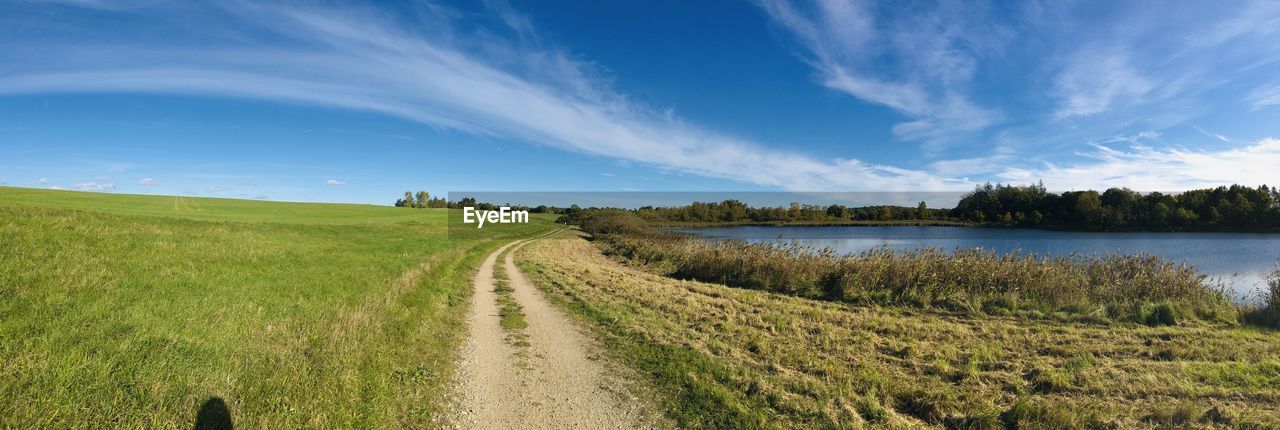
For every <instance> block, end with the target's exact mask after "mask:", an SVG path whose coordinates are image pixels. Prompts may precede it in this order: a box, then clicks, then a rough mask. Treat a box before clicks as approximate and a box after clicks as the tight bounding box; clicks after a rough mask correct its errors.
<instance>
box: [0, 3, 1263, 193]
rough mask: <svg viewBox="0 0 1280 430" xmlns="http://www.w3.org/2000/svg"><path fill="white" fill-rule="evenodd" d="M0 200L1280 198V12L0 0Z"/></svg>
mask: <svg viewBox="0 0 1280 430" xmlns="http://www.w3.org/2000/svg"><path fill="white" fill-rule="evenodd" d="M0 10H2V11H3V13H0V182H3V183H4V184H6V185H10V186H22V187H42V188H50V187H59V188H63V189H79V190H86V191H104V192H126V193H154V194H177V195H200V196H213V197H234V198H261V199H270V200H295V201H340V202H368V203H388V202H389V201H390V200H394V199H395V198H396V197H398V196H399V194H400V193H402V192H403V191H404V190H406V189H415V190H416V189H420V188H426V189H428V190H430V191H433V192H435V193H444V192H447V191H450V190H455V191H458V190H468V191H534V190H542V191H620V190H644V191H705V190H735V191H757V190H789V191H950V190H965V189H969V188H971V187H972V186H973V185H974V184H975V183H981V182H985V181H992V182H1006V183H1009V182H1013V183H1027V182H1033V181H1037V180H1043V181H1044V183H1045V184H1046V185H1047V186H1048V187H1049V188H1050V189H1056V190H1068V189H1082V188H1105V187H1108V186H1129V187H1132V188H1135V189H1139V190H1168V191H1173V190H1181V189H1187V188H1192V187H1203V186H1215V185H1221V184H1229V183H1234V182H1239V183H1246V184H1255V185H1256V184H1262V183H1266V184H1270V185H1276V184H1280V130H1278V129H1277V128H1280V3H1276V2H1269V1H1258V2H1212V3H1211V2H1064V1H1052V2H1034V1H1028V2H992V3H985V2H862V1H834V0H832V1H818V2H792V1H786V0H760V1H743V2H730V1H714V2H711V1H707V2H703V1H699V2H688V1H643V2H638V1H637V2H630V1H627V2H624V1H616V2H615V1H608V2H586V1H574V2H570V1H545V0H544V1H532V0H530V1H510V2H505V1H500V0H492V1H485V2H463V3H446V2H382V3H355V2H337V3H315V2H285V3H276V2H249V1H219V2H209V3H202V2H192V1H172V2H170V1H162V0H118V1H106V0H101V1H99V0H74V1H73V0H64V1H16V2H15V1H12V0H0Z"/></svg>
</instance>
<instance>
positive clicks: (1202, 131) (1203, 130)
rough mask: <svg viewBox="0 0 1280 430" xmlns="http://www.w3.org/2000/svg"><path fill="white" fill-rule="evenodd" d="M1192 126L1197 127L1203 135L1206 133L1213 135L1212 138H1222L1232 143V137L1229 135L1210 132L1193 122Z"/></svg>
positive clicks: (1206, 134)
mask: <svg viewBox="0 0 1280 430" xmlns="http://www.w3.org/2000/svg"><path fill="white" fill-rule="evenodd" d="M1191 127H1192V128H1195V129H1196V131H1198V132H1200V134H1203V135H1205V136H1209V137H1212V138H1214V139H1218V140H1221V141H1223V142H1226V143H1231V139H1230V138H1228V137H1226V136H1223V135H1221V134H1218V133H1210V132H1209V131H1208V130H1205V129H1203V128H1200V126H1198V125H1195V124H1191Z"/></svg>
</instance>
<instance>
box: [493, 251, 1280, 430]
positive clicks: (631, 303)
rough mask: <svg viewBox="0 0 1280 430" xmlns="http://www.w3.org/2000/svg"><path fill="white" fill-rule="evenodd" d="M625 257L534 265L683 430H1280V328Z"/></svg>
mask: <svg viewBox="0 0 1280 430" xmlns="http://www.w3.org/2000/svg"><path fill="white" fill-rule="evenodd" d="M597 242H599V240H597ZM608 246H609V245H603V246H600V244H599V243H597V244H592V243H591V242H588V241H586V240H583V239H582V238H580V237H576V236H573V235H569V234H565V235H562V236H560V238H559V239H556V240H551V241H543V242H542V243H535V244H533V245H531V246H528V247H525V248H524V249H523V250H521V251H519V254H518V257H519V261H520V262H521V266H522V267H523V268H524V270H525V271H526V273H527V274H528V275H529V276H530V278H531V280H532V281H533V282H534V283H535V284H537V285H538V287H539V288H541V289H542V290H543V291H544V292H545V293H546V294H547V295H548V297H550V298H551V299H552V300H553V301H554V302H556V303H558V304H560V305H562V307H564V308H565V309H568V310H569V311H570V312H571V313H573V314H574V315H576V316H578V317H579V318H580V319H581V320H582V321H584V324H585V325H586V326H588V327H591V328H592V329H593V331H594V332H595V333H596V335H597V338H598V339H600V341H601V343H602V344H603V345H604V346H605V347H606V349H607V350H608V352H609V355H610V356H611V357H613V358H614V359H616V360H618V361H620V362H621V363H624V364H626V365H627V366H629V367H631V368H633V369H635V370H636V371H638V373H639V374H642V375H647V378H646V379H647V380H648V382H649V383H650V384H652V385H653V386H654V387H655V388H656V391H657V392H660V393H664V395H663V396H660V397H662V401H663V402H664V406H665V407H666V408H667V409H668V410H669V415H670V416H671V417H672V418H673V419H674V420H675V421H677V422H678V423H679V424H680V425H681V426H682V427H689V428H833V429H842V428H844V429H851V428H868V427H869V428H975V429H996V428H1022V429H1071V428H1120V429H1127V428H1280V334H1278V333H1277V332H1275V331H1273V330H1271V329H1263V328H1256V327H1252V326H1247V325H1239V324H1236V323H1233V322H1226V321H1221V320H1219V319H1215V318H1204V319H1188V320H1175V321H1172V322H1171V324H1165V323H1166V322H1167V321H1155V323H1149V322H1148V321H1139V322H1133V321H1126V320H1123V319H1121V320H1112V319H1109V318H1072V317H1068V318H1054V317H1053V316H1052V315H1042V316H1037V315H1030V314H1025V313H1002V312H985V311H982V310H981V309H978V310H965V309H950V308H940V307H935V306H920V305H919V304H909V303H906V302H899V303H897V304H894V305H880V304H877V303H876V302H874V301H872V302H858V303H853V302H847V301H841V300H827V299H824V298H817V299H815V298H805V297H796V296H795V295H792V294H779V293H778V292H770V291H764V290H757V289H745V288H730V287H727V286H724V285H719V284H712V283H703V282H697V281H690V280H677V279H673V278H671V277H668V276H663V274H662V273H661V271H655V270H652V268H650V267H645V266H640V267H636V266H634V265H629V264H623V263H624V262H623V261H619V260H620V258H619V257H617V256H615V257H609V256H606V255H604V253H602V252H601V249H600V248H601V247H608Z"/></svg>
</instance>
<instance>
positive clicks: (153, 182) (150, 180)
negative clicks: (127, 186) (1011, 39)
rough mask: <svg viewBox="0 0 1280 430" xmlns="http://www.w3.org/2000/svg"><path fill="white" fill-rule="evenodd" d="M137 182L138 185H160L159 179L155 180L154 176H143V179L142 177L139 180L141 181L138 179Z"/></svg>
mask: <svg viewBox="0 0 1280 430" xmlns="http://www.w3.org/2000/svg"><path fill="white" fill-rule="evenodd" d="M138 184H139V185H148V186H150V185H160V181H159V180H156V179H155V178H145V179H143V180H141V181H138Z"/></svg>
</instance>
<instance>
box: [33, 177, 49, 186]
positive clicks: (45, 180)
mask: <svg viewBox="0 0 1280 430" xmlns="http://www.w3.org/2000/svg"><path fill="white" fill-rule="evenodd" d="M35 183H37V184H41V185H44V184H48V183H49V178H40V179H36V180H35Z"/></svg>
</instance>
